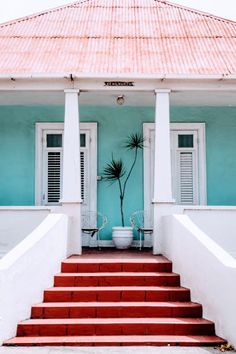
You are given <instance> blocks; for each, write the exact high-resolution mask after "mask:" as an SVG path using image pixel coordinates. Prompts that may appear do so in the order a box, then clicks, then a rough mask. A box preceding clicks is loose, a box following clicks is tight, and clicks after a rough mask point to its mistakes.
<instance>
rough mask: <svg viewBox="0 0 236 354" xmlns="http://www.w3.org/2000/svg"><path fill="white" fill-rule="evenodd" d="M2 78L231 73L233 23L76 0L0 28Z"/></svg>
mask: <svg viewBox="0 0 236 354" xmlns="http://www.w3.org/2000/svg"><path fill="white" fill-rule="evenodd" d="M0 48H1V50H0V74H7V73H11V74H12V73H78V74H81V73H83V74H105V75H108V74H114V75H115V74H126V75H127V74H131V75H132V74H143V75H146V74H147V75H148V74H203V75H204V74H206V75H211V74H212V75H213V74H236V22H233V21H229V20H225V19H222V18H218V17H215V16H213V15H209V14H206V13H203V12H199V11H197V10H192V9H189V8H186V7H183V6H180V5H176V4H173V3H170V2H168V1H164V0H81V1H76V2H75V3H72V4H68V5H65V6H62V7H59V8H55V9H52V10H48V11H45V12H42V13H39V14H35V15H32V16H28V17H25V18H21V19H18V20H15V21H11V22H8V23H5V24H2V25H1V26H0Z"/></svg>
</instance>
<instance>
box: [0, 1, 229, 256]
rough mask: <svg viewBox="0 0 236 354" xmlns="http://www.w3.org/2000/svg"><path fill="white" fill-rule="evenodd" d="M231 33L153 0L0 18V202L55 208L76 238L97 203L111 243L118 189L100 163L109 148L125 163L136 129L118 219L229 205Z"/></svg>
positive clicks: (221, 24)
mask: <svg viewBox="0 0 236 354" xmlns="http://www.w3.org/2000/svg"><path fill="white" fill-rule="evenodd" d="M103 10H104V11H103ZM88 13H89V14H90V16H88ZM137 13H138V16H137ZM91 19H93V20H91ZM90 21H93V23H96V24H97V25H96V26H91V23H90ZM235 31H236V26H235V23H234V22H232V21H227V20H225V19H219V18H217V17H215V16H213V15H210V14H205V13H202V12H200V11H197V10H192V9H188V8H185V7H183V6H180V5H174V4H171V3H168V2H166V1H162V0H158V1H153V0H145V2H142V1H141V0H140V1H133V0H130V1H128V2H124V3H122V4H121V3H120V2H119V1H118V0H117V1H114V3H113V2H112V3H110V2H105V3H103V5H102V6H100V5H99V4H97V3H96V2H95V3H94V1H93V0H91V1H85V2H80V1H77V2H75V3H74V4H69V5H66V6H62V7H60V8H57V9H52V10H48V11H45V12H43V13H41V14H36V15H32V16H28V17H27V18H25V19H23V20H22V19H19V20H15V21H11V22H9V23H6V24H3V25H2V26H1V28H0V45H1V48H2V56H0V68H1V69H0V90H1V93H2V95H1V97H0V161H1V173H0V206H13V207H14V206H48V207H50V208H52V210H55V209H57V208H58V207H62V209H61V211H62V212H65V213H66V214H70V215H71V217H72V218H75V220H77V221H76V223H77V233H79V234H80V230H81V225H80V221H81V220H80V217H79V216H80V214H81V210H82V212H83V210H84V211H91V210H94V211H100V212H101V213H103V214H105V215H107V217H108V219H109V224H108V226H107V227H106V229H104V230H103V231H102V234H101V238H102V240H105V241H106V240H110V239H111V228H112V226H118V225H119V224H120V222H121V221H120V215H119V195H118V188H117V185H116V184H115V183H114V184H112V185H111V186H109V184H108V183H107V182H106V181H105V180H104V178H103V169H104V167H105V165H106V163H107V162H108V161H109V160H110V159H111V157H112V156H114V157H115V158H120V157H121V158H123V159H124V162H125V165H126V166H127V167H126V168H128V166H129V165H130V163H131V160H132V153H131V152H127V151H125V150H124V149H123V142H124V140H125V138H126V137H127V136H128V135H129V134H132V133H136V132H139V133H140V132H141V133H143V134H144V137H145V139H146V140H145V144H144V145H145V146H144V150H143V152H139V155H138V160H137V164H136V166H135V169H134V171H133V174H132V176H131V178H130V180H129V182H128V185H127V194H126V196H125V223H126V224H127V225H129V224H130V220H129V218H130V215H131V214H132V213H133V212H135V211H137V210H148V213H149V214H152V215H153V220H154V231H155V229H156V226H157V224H158V220H159V217H161V215H162V211H163V212H164V213H166V212H167V209H168V207H169V206H170V205H193V206H196V205H209V206H211V205H212V206H216V205H222V206H231V205H235V203H236V190H235V186H234V185H235V176H236V163H235V152H236V139H235V130H236V120H235V116H236V105H235V90H236V69H235V68H236V62H235ZM119 97H122V100H123V102H122V104H121V105H120V102H121V101H119ZM63 123H64V124H65V127H63ZM80 130H81V132H80ZM79 144H80V149H79ZM78 186H79V187H78ZM75 205H76V207H75ZM63 206H65V208H64V207H63ZM68 208H69V209H68ZM165 208H167V209H165ZM68 210H70V211H68ZM72 210H74V211H73V212H72ZM164 210H165V211H164ZM168 210H169V209H168ZM169 212H170V213H172V212H173V210H171V211H168V212H167V213H169ZM155 225H156V226H155ZM78 252H81V249H80V246H79V251H78Z"/></svg>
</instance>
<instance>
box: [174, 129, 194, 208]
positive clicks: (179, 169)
mask: <svg viewBox="0 0 236 354" xmlns="http://www.w3.org/2000/svg"><path fill="white" fill-rule="evenodd" d="M172 134H173V139H172V142H173V151H172V159H174V160H173V161H172V167H173V187H174V191H175V199H176V202H177V203H178V204H186V205H191V204H196V203H198V185H197V184H198V177H197V175H198V169H197V151H198V150H197V132H196V131H191V132H189V131H173V133H172Z"/></svg>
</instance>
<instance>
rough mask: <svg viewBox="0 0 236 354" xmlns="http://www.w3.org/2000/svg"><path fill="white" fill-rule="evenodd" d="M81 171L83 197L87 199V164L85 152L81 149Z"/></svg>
mask: <svg viewBox="0 0 236 354" xmlns="http://www.w3.org/2000/svg"><path fill="white" fill-rule="evenodd" d="M80 173H81V199H82V200H83V201H84V200H85V184H86V183H85V180H86V164H85V152H84V151H80Z"/></svg>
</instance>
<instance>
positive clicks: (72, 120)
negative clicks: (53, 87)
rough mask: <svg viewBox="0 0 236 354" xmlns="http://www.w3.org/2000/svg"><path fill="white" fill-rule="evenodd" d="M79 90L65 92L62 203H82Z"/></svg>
mask: <svg viewBox="0 0 236 354" xmlns="http://www.w3.org/2000/svg"><path fill="white" fill-rule="evenodd" d="M78 95H79V90H65V117H64V141H63V144H64V148H63V179H62V180H63V188H62V202H63V203H75V202H79V203H80V202H81V187H80V184H81V183H80V129H79V100H78V97H79V96H78Z"/></svg>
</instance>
